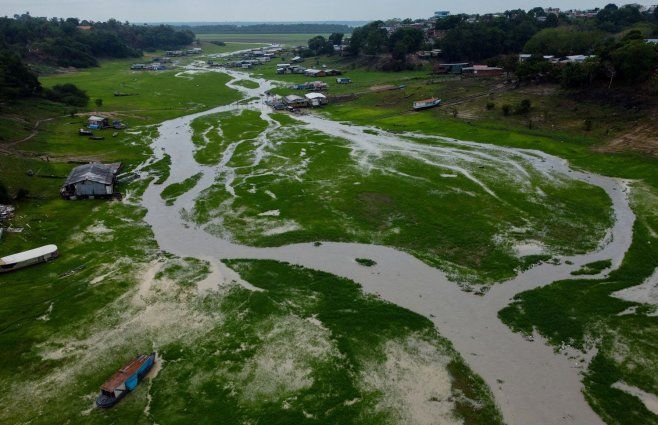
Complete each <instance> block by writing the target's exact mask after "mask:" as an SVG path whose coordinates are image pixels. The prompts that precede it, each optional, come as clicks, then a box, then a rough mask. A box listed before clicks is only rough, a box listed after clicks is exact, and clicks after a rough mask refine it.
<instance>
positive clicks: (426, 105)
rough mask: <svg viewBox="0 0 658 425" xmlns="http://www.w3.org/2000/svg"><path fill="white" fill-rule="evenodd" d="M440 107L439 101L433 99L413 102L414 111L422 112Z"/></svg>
mask: <svg viewBox="0 0 658 425" xmlns="http://www.w3.org/2000/svg"><path fill="white" fill-rule="evenodd" d="M439 105H441V99H437V98H435V97H433V98H431V99H424V100H418V101H416V102H414V110H416V111H422V110H423V109H430V108H436V107H437V106H439Z"/></svg>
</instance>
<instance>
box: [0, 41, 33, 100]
mask: <svg viewBox="0 0 658 425" xmlns="http://www.w3.org/2000/svg"><path fill="white" fill-rule="evenodd" d="M40 91H41V84H40V83H39V80H38V79H37V77H36V75H34V73H32V71H30V69H29V68H28V67H27V66H25V64H24V63H23V62H22V61H21V59H20V58H19V57H18V56H17V55H15V54H14V53H12V52H9V51H7V50H0V100H5V101H7V100H10V101H13V100H16V99H18V98H21V97H29V96H34V95H36V94H38V93H39V92H40Z"/></svg>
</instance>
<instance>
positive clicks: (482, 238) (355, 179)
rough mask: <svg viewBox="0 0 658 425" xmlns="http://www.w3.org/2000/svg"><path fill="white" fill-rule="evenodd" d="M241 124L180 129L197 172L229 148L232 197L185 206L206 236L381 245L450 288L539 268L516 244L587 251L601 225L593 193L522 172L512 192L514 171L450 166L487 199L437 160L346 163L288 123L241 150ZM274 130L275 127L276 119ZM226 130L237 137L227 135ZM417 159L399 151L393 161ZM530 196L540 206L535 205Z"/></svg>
mask: <svg viewBox="0 0 658 425" xmlns="http://www.w3.org/2000/svg"><path fill="white" fill-rule="evenodd" d="M245 114H246V112H243V113H242V115H231V114H224V115H219V116H208V117H203V118H200V119H198V120H196V121H195V122H194V123H193V124H192V127H193V128H194V130H195V135H194V140H195V142H196V144H197V160H198V161H199V162H201V163H217V162H218V161H219V160H220V158H222V156H223V155H224V154H225V153H226V152H227V149H228V146H229V143H238V142H239V144H238V145H233V148H234V151H228V154H229V155H231V156H230V160H229V161H227V162H226V164H227V166H229V167H233V168H234V170H235V178H234V179H233V177H232V179H233V183H232V190H228V189H227V188H226V185H225V184H224V180H223V176H220V180H219V181H218V182H217V183H216V184H215V185H214V186H212V187H211V188H210V189H209V190H207V191H205V192H204V193H202V195H201V196H200V198H199V199H198V200H197V201H196V205H195V208H194V211H193V218H194V220H195V222H196V223H197V224H202V225H206V229H207V230H208V231H209V232H211V233H216V234H226V232H227V231H228V232H229V233H230V234H232V235H234V237H235V238H236V239H237V240H238V241H240V242H242V243H245V244H249V245H256V246H280V245H286V244H291V243H298V242H311V241H317V240H329V241H345V242H361V243H375V244H383V245H388V246H394V247H398V248H400V249H404V250H406V251H408V252H410V253H412V254H414V255H416V256H417V257H418V258H420V259H422V260H423V261H425V262H427V263H428V264H430V265H433V266H437V267H440V268H442V269H443V270H445V271H447V272H448V273H449V274H450V275H451V277H453V278H455V279H457V280H460V281H474V282H475V281H478V282H479V283H484V282H487V283H488V282H493V281H499V280H504V279H506V278H509V277H512V276H514V275H515V274H516V272H517V270H518V269H527V268H528V267H529V266H530V265H531V264H534V263H536V262H537V261H540V260H541V259H543V258H530V259H527V258H524V257H519V256H517V254H516V253H515V252H514V249H513V246H514V244H516V243H522V242H523V241H525V240H541V241H542V242H543V243H544V244H545V245H546V246H547V247H548V250H549V251H551V252H554V253H560V252H561V253H574V252H577V251H581V252H582V251H587V250H589V249H594V248H596V246H597V244H598V240H599V239H600V238H602V237H603V236H604V234H605V229H606V228H607V226H608V225H609V224H610V220H611V218H610V215H609V207H610V201H609V199H607V197H606V195H605V193H604V192H603V191H602V190H600V189H597V188H592V187H590V186H588V185H586V184H583V183H577V182H568V181H562V180H560V181H559V182H555V183H553V182H551V181H550V179H548V180H547V179H545V178H544V177H543V176H540V175H538V174H537V173H536V171H533V170H532V167H527V169H528V170H529V177H528V180H527V182H525V183H523V184H520V183H518V182H517V181H516V175H517V172H518V170H515V169H514V170H511V169H507V167H509V164H505V163H500V164H494V163H491V164H487V163H479V161H476V162H475V163H473V162H464V163H458V165H460V166H463V167H466V168H467V169H468V170H469V173H472V175H474V176H475V177H476V178H478V179H480V181H482V182H484V183H485V184H486V185H487V186H488V187H489V188H491V190H492V191H493V192H495V194H496V196H495V197H492V196H491V195H490V194H488V193H487V192H484V191H483V190H482V188H481V187H480V186H479V185H478V184H476V183H475V182H473V181H471V180H469V179H467V178H465V177H464V176H460V175H458V174H459V173H457V174H450V173H449V170H446V169H444V168H443V167H444V166H448V167H450V166H454V165H455V160H454V159H451V160H449V161H448V162H446V160H445V158H443V157H442V156H441V154H440V152H439V153H437V154H435V153H432V152H431V151H428V152H424V153H418V154H417V155H418V156H417V157H413V156H408V155H401V154H399V153H398V152H396V150H395V149H392V150H391V151H384V153H383V154H381V155H374V154H373V155H369V154H368V150H363V151H361V150H357V151H355V152H352V151H351V149H352V145H351V143H350V142H348V141H346V140H343V139H337V138H333V137H330V136H327V135H325V134H322V133H319V132H315V131H310V130H307V129H305V128H304V127H302V126H298V125H295V123H294V121H293V122H286V125H284V126H283V127H281V128H280V129H278V130H266V134H267V140H268V141H270V142H271V143H270V144H268V145H266V146H262V145H261V143H262V142H258V141H254V140H253V138H254V137H255V135H256V133H255V132H253V133H252V132H251V130H252V128H250V127H248V125H247V121H244V117H245ZM252 115H253V116H252V117H251V119H249V122H251V123H252V125H258V126H260V125H262V124H263V123H264V122H261V120H260V118H258V113H256V112H253V113H252ZM238 118H239V119H238ZM275 118H276V119H279V120H281V116H280V115H275ZM233 122H235V123H236V124H237V125H236V126H235V127H236V128H239V129H241V131H244V132H245V133H242V134H239V133H238V132H234V131H232V130H231V128H232V127H233V126H232V125H231V123H233ZM218 125H219V126H221V128H222V130H223V135H222V136H220V135H219V133H217V131H216V128H217V126H218ZM227 130H229V131H227ZM247 130H248V131H247ZM259 130H261V131H262V127H261V128H260V129H259ZM204 134H205V139H204V136H203V135H204ZM241 137H242V138H244V141H242V142H240V138H241ZM206 139H207V140H206ZM422 143H428V144H435V145H436V146H437V147H446V148H452V149H454V148H457V149H458V148H459V147H458V146H451V145H442V144H440V143H438V145H437V142H431V141H425V142H422ZM422 147H423V145H422V144H419V145H414V144H413V143H412V142H409V146H408V147H405V148H402V150H403V151H404V150H405V149H407V150H410V151H413V150H414V149H413V148H416V150H419V149H421V148H422ZM389 149H390V148H389ZM231 152H232V153H231ZM256 152H259V153H260V156H259V158H260V161H259V162H258V163H257V164H255V163H254V160H255V158H256ZM463 154H464V155H467V156H468V155H469V154H470V152H469V151H468V149H467V150H465V151H464V152H463ZM493 155H494V156H495V155H500V154H497V153H493ZM480 164H481V165H480ZM446 173H448V174H450V175H447V176H444V174H446ZM230 175H231V176H233V174H230ZM233 191H234V192H235V196H234V194H233ZM537 192H540V193H542V194H544V195H542V196H543V197H541V198H537V197H536V193H537ZM336 194H340V196H336ZM584 199H586V200H587V201H586V202H585V201H583V200H584ZM512 205H513V206H514V207H513V208H510V206H512ZM556 211H560V213H559V214H557V215H556ZM583 229H588V230H587V231H583ZM494 240H498V242H494Z"/></svg>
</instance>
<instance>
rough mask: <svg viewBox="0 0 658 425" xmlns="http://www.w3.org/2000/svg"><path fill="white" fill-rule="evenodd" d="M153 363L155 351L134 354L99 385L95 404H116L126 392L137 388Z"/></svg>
mask: <svg viewBox="0 0 658 425" xmlns="http://www.w3.org/2000/svg"><path fill="white" fill-rule="evenodd" d="M154 363H155V353H151V354H150V355H146V354H138V355H137V356H135V358H134V359H132V360H131V361H130V362H129V363H128V364H126V365H124V366H123V367H122V368H121V369H119V370H118V371H117V372H116V373H115V374H114V375H112V377H111V378H110V379H108V380H107V382H105V383H104V384H103V385H101V393H100V394H99V395H98V397H96V406H98V407H101V408H104V409H107V408H110V407H112V406H114V405H115V404H117V403H118V402H119V400H121V399H122V398H123V397H125V395H126V394H127V393H128V392H130V391H133V390H134V389H135V388H137V385H138V384H139V382H140V381H141V380H142V379H144V377H145V376H146V374H148V373H149V371H150V370H151V368H152V367H153V364H154Z"/></svg>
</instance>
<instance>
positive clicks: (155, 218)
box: [142, 67, 635, 425]
mask: <svg viewBox="0 0 658 425" xmlns="http://www.w3.org/2000/svg"><path fill="white" fill-rule="evenodd" d="M188 72H190V73H194V72H211V71H209V70H201V69H194V68H193V67H190V69H189V70H188ZM219 72H225V73H228V74H229V75H230V76H231V77H232V78H233V80H232V81H231V82H229V83H228V84H227V85H228V86H229V87H232V88H234V89H236V90H239V91H240V92H242V93H243V94H244V96H245V98H247V99H250V98H258V99H259V100H256V101H252V102H251V103H248V104H246V105H243V106H241V107H243V108H250V109H254V110H259V111H261V112H262V113H263V118H264V119H266V120H268V122H269V123H270V126H274V125H277V124H276V123H275V122H273V121H272V120H271V119H270V118H269V117H268V116H267V114H266V113H267V112H268V111H269V108H268V107H267V106H265V105H264V104H263V103H262V96H263V95H264V93H265V92H266V91H268V90H269V89H271V88H272V84H271V83H270V82H268V81H266V80H263V79H259V78H255V77H251V76H249V75H248V74H246V73H242V72H235V71H226V70H221V71H219ZM237 80H250V81H254V82H256V83H258V84H259V88H257V89H248V88H245V87H242V86H239V85H235V84H234V83H235V82H236V81H237ZM236 107H237V106H236V105H229V106H223V107H219V108H214V109H211V110H208V111H205V112H201V113H197V114H192V115H188V116H184V117H181V118H177V119H173V120H170V121H167V122H164V123H162V124H161V125H160V126H159V137H158V138H157V139H156V140H155V141H154V142H153V146H152V147H153V150H154V155H155V156H156V158H161V157H162V156H163V155H164V154H165V153H167V154H169V155H170V156H171V161H172V163H171V174H170V177H169V179H168V181H167V182H165V184H164V185H162V186H158V185H155V184H151V185H150V186H149V187H148V188H147V190H146V191H145V193H144V195H143V197H142V204H143V206H144V207H146V208H147V209H148V213H147V215H146V221H147V223H148V224H150V225H151V226H152V229H153V232H154V234H155V238H156V240H157V242H158V244H159V246H160V248H161V249H163V250H165V251H168V252H171V253H173V254H176V255H178V256H181V257H196V258H203V259H214V260H216V261H218V260H220V259H272V260H279V261H286V262H289V263H291V264H297V265H300V266H304V267H308V268H312V269H316V270H321V271H325V272H328V273H332V274H334V275H337V276H342V277H345V278H348V279H351V280H353V281H355V282H358V283H359V284H360V285H362V287H363V289H364V291H366V292H369V293H373V294H377V295H379V296H380V297H381V298H382V299H384V300H386V301H389V302H392V303H395V304H397V305H399V306H401V307H404V308H407V309H409V310H412V311H414V312H416V313H419V314H422V315H424V316H426V317H428V318H430V319H431V320H432V321H433V322H434V324H435V325H436V327H437V329H438V331H439V332H440V333H441V334H442V335H443V336H444V337H446V338H447V339H449V340H450V341H451V342H452V344H453V345H454V347H455V349H456V350H457V351H458V352H459V353H460V354H461V356H462V357H463V358H464V359H465V361H466V362H467V364H468V365H469V366H470V367H471V368H472V369H473V370H474V371H475V372H476V373H478V374H479V375H480V376H482V378H483V379H484V380H485V381H486V382H487V384H488V385H489V386H490V388H491V389H492V391H493V394H494V396H495V399H496V402H497V404H498V406H499V407H500V409H501V411H502V413H503V416H504V418H505V421H506V422H507V423H509V424H518V425H529V424H588V425H589V424H601V423H603V422H602V420H601V419H600V418H599V417H598V416H597V415H596V414H595V413H594V412H593V410H592V409H591V407H590V406H589V405H588V404H587V402H586V400H585V397H584V396H583V393H582V383H581V375H580V372H581V371H582V370H583V369H582V368H583V364H582V363H580V362H579V361H578V358H579V357H583V355H582V354H580V353H573V352H570V351H568V350H565V352H562V353H556V352H555V351H554V348H553V347H551V346H549V345H547V344H546V343H545V342H544V341H543V340H542V339H541V337H539V336H535V338H534V340H532V339H528V338H525V337H524V336H522V335H520V334H518V333H514V332H512V331H511V330H510V329H509V328H508V327H507V326H505V325H504V324H503V323H502V322H501V321H500V320H499V319H498V317H497V313H498V312H499V311H500V310H501V309H502V308H503V307H505V306H506V305H508V304H509V302H510V300H511V299H512V297H514V296H515V295H516V294H518V293H520V292H523V291H526V290H529V289H532V288H537V287H541V286H544V285H548V284H551V283H552V282H555V281H556V280H560V279H568V278H570V277H571V272H572V271H575V270H578V269H579V268H580V267H581V266H583V265H584V264H587V263H590V262H593V261H597V260H605V259H612V260H613V267H618V266H619V264H620V263H621V261H622V259H623V256H624V254H625V253H626V251H627V250H628V248H629V247H630V244H631V239H632V228H633V223H634V220H635V216H634V214H633V212H632V210H631V208H630V206H629V200H628V188H627V184H626V182H624V181H622V180H618V179H613V178H609V177H605V176H601V175H596V174H591V173H586V172H582V171H577V170H572V169H570V167H569V164H568V163H567V162H566V161H565V160H563V159H561V158H558V157H555V156H551V155H548V154H545V153H543V152H539V151H530V150H522V149H513V148H505V147H496V146H492V145H486V144H479V143H475V142H466V141H457V140H452V139H444V138H441V141H442V143H454V144H455V145H456V146H457V145H459V146H468V147H469V148H470V149H472V150H474V151H477V150H483V151H491V150H496V151H499V152H500V153H503V154H506V153H508V154H510V155H514V156H521V157H523V158H524V159H525V160H526V161H528V162H530V163H532V164H533V165H534V166H535V167H536V168H537V169H546V170H550V171H551V172H554V173H560V174H564V175H565V176H569V177H570V178H572V179H577V180H581V181H584V182H587V183H589V184H592V185H595V186H599V187H601V188H602V189H603V190H605V191H606V193H607V194H608V195H609V196H610V198H611V200H612V205H613V209H614V215H615V222H614V225H613V227H612V228H611V229H609V231H608V235H607V237H606V239H605V241H604V242H603V243H602V246H601V247H600V248H599V249H598V250H597V251H595V252H591V253H587V254H583V255H576V256H572V257H565V258H561V261H560V263H559V264H542V265H539V266H537V267H534V268H532V269H530V270H528V271H526V272H524V273H521V274H519V275H518V276H517V277H515V278H514V279H512V280H510V281H507V282H503V283H500V284H496V285H493V286H492V288H491V290H490V291H488V292H487V293H486V294H485V295H484V296H476V295H474V294H472V293H467V292H464V291H463V290H462V289H460V287H459V286H458V285H456V284H455V283H454V282H451V281H449V280H448V278H447V277H446V276H445V274H444V273H443V272H442V271H440V270H438V269H435V268H432V267H430V266H428V265H426V264H425V263H423V262H421V261H420V260H418V259H416V258H415V257H413V256H411V255H410V254H407V253H405V252H402V251H399V250H397V249H394V248H390V247H385V246H375V245H366V244H351V243H331V242H325V243H322V245H321V246H314V244H312V243H307V244H295V245H289V246H283V247H277V248H253V247H248V246H243V245H239V244H235V243H233V242H231V241H228V240H224V239H220V238H217V237H215V236H212V235H210V234H208V233H207V232H205V231H204V230H203V229H201V228H200V227H195V226H194V225H190V223H187V222H184V221H183V220H182V219H181V215H180V209H181V208H182V207H184V206H188V207H189V206H190V205H193V202H194V199H195V198H196V197H197V196H198V195H199V194H200V193H201V192H202V191H203V190H204V189H206V188H208V187H210V186H211V185H212V184H213V183H214V182H215V177H216V175H217V173H218V171H220V170H221V168H222V167H224V164H225V163H226V162H225V161H223V164H220V165H218V166H201V165H199V164H198V163H197V162H196V161H195V160H194V157H193V153H194V149H195V148H194V145H193V143H192V131H191V129H190V123H191V122H192V121H193V120H194V119H196V118H198V117H200V116H203V115H208V114H214V113H217V112H223V111H229V110H234V109H235V108H236ZM298 119H299V120H301V121H303V122H304V123H305V127H306V128H309V129H313V130H317V131H321V132H324V133H327V134H330V135H333V136H337V137H341V138H344V139H346V140H348V141H350V142H352V143H354V144H363V143H371V144H377V143H388V144H399V145H403V146H409V145H410V144H412V145H413V144H414V143H415V142H414V141H413V140H412V139H413V138H414V137H416V135H413V134H405V135H396V134H391V133H386V132H382V131H381V130H377V133H378V134H377V135H373V134H369V133H372V132H371V131H368V132H365V133H364V131H363V130H371V129H368V128H366V127H359V126H355V125H346V124H341V123H338V122H335V121H332V120H329V119H327V118H323V117H321V116H317V115H304V116H300V117H298ZM418 137H420V135H418ZM422 137H425V138H427V137H428V136H426V135H422ZM410 139H411V140H410ZM417 145H419V146H420V145H421V144H417ZM422 146H427V144H422ZM425 148H427V149H431V148H432V147H431V146H429V147H425ZM197 173H202V174H203V177H202V178H201V180H200V181H199V183H198V184H197V186H196V187H195V188H194V189H193V190H191V191H189V192H188V193H186V194H184V195H183V196H181V197H180V198H179V199H178V200H177V201H176V203H175V204H174V205H172V206H167V205H166V204H165V201H163V200H162V199H161V197H160V192H161V191H162V189H163V188H164V187H166V186H167V185H169V184H172V183H177V182H181V181H183V180H185V179H186V178H189V177H191V176H193V175H195V174H197ZM355 258H370V259H373V260H375V261H376V262H377V265H376V266H375V267H373V268H367V267H362V266H360V265H358V264H357V263H356V262H355V261H354V259H355ZM567 354H569V355H567ZM584 357H586V355H585V356H584ZM585 367H586V366H585Z"/></svg>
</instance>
